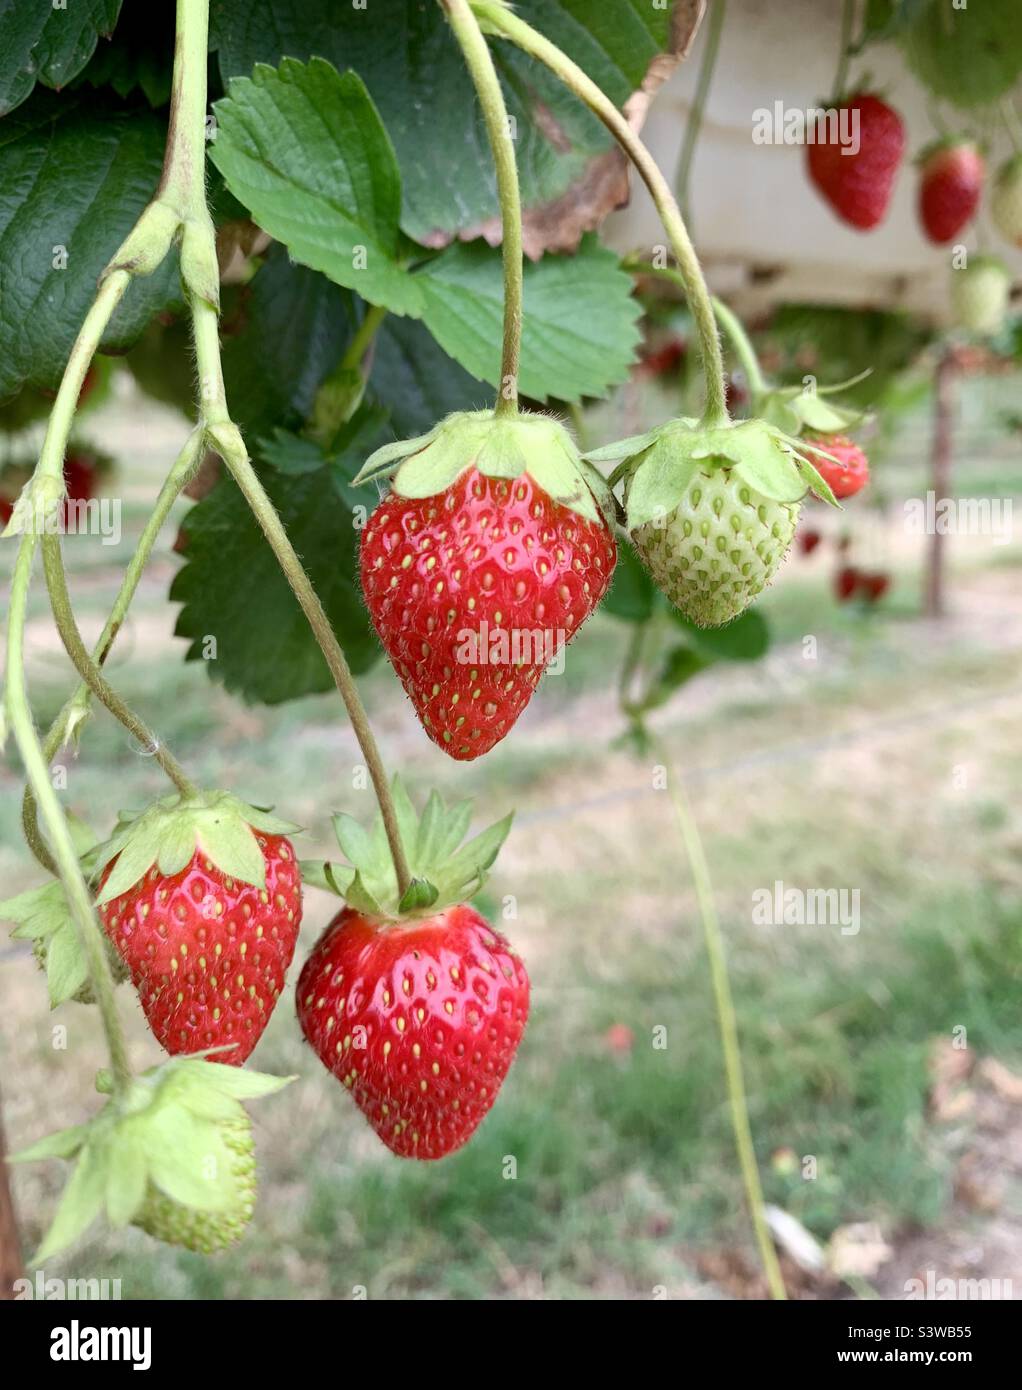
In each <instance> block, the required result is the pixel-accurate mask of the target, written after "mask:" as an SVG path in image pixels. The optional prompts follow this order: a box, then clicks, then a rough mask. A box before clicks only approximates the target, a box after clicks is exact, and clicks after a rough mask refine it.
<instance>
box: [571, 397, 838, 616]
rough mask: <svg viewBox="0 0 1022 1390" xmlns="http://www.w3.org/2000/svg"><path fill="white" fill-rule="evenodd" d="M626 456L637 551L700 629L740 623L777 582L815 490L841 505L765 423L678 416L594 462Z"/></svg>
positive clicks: (789, 442) (796, 450)
mask: <svg viewBox="0 0 1022 1390" xmlns="http://www.w3.org/2000/svg"><path fill="white" fill-rule="evenodd" d="M622 456H624V462H623V463H622V464H621V465H620V466H619V468H618V469H617V470H616V473H617V474H618V475H621V476H623V477H624V478H625V510H626V513H627V520H626V525H627V528H628V531H629V534H630V535H631V538H632V543H633V544H634V546H635V549H636V553H637V554H638V556H639V558H640V560H642V562H643V564H644V565H645V566H646V568H647V569H648V570H649V573H650V575H651V576H652V579H653V582H654V583H655V584H656V585H657V587H658V588H659V589H660V591H661V592H662V593H663V594H664V595H665V597H666V598H668V599H670V601H671V602H672V603H673V604H674V605H675V607H676V608H678V609H679V610H680V611H681V612H682V613H683V614H684V615H685V617H686V618H688V619H689V620H690V621H691V622H693V623H696V624H697V625H698V626H699V627H719V626H721V625H722V624H723V623H729V622H731V620H732V619H733V618H737V617H738V615H739V614H740V613H742V612H743V611H744V610H745V609H746V608H747V607H748V606H749V604H750V603H751V602H752V601H753V599H755V598H756V597H757V595H758V594H760V593H762V591H763V589H764V588H765V587H766V586H767V584H769V583H770V581H771V579H772V578H773V577H774V575H775V574H776V572H777V568H778V566H779V565H780V563H781V561H782V560H783V559H784V557H785V555H786V554H787V552H788V547H789V546H790V545H791V541H792V538H793V537H794V535H795V527H796V524H797V522H798V513H799V506H800V504H801V500H802V498H803V497H804V496H805V494H806V492H807V491H808V490H809V489H810V488H811V489H812V490H813V492H815V493H816V494H817V496H819V497H820V498H822V499H823V500H824V501H826V502H830V503H831V504H834V495H833V493H832V492H831V489H830V487H829V485H828V484H827V482H826V481H825V480H824V479H823V478H822V477H821V476H820V473H819V471H818V470H817V468H816V467H814V465H813V464H812V463H811V462H810V460H809V459H808V458H807V457H806V456H805V455H804V453H802V452H800V445H799V441H798V439H796V438H794V437H793V436H791V435H788V434H786V433H785V432H784V431H783V430H781V429H779V428H778V427H777V426H775V425H772V424H770V423H768V422H767V421H766V420H763V419H752V420H743V421H740V422H739V423H737V424H734V423H732V422H731V421H730V420H726V419H725V420H723V421H720V422H718V423H716V424H712V425H704V424H700V423H698V422H696V421H693V420H672V421H669V422H668V423H667V424H666V425H661V426H659V427H658V428H657V429H655V430H650V431H649V433H648V434H645V435H639V436H637V437H636V438H634V439H627V440H622V441H621V442H620V443H619V444H611V445H608V446H607V447H606V448H604V449H598V450H596V451H595V452H594V453H592V454H590V455H589V456H588V457H589V458H590V459H591V460H594V459H605V458H621V457H622ZM611 481H613V478H612V480H611Z"/></svg>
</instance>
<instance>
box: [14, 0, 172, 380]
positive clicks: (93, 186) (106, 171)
mask: <svg viewBox="0 0 1022 1390" xmlns="http://www.w3.org/2000/svg"><path fill="white" fill-rule="evenodd" d="M59 13H60V14H61V16H62V18H63V19H64V21H65V22H66V12H65V11H60V12H59ZM165 138H166V129H165V125H164V123H163V122H162V121H161V120H160V119H159V118H157V117H156V116H155V115H154V114H153V113H152V112H151V111H149V110H148V109H146V110H131V109H126V108H124V107H123V106H121V105H120V104H119V103H113V102H110V101H108V100H106V99H101V100H96V99H95V98H93V99H91V100H86V99H85V97H84V96H83V95H82V94H80V93H75V94H71V95H68V94H65V95H63V96H61V97H59V98H58V97H55V96H54V95H53V94H52V93H50V92H45V91H38V92H36V93H35V95H34V96H33V97H32V98H31V100H29V101H27V102H25V103H24V105H23V106H21V107H20V108H19V110H18V111H16V112H15V113H14V114H13V115H11V116H8V117H7V118H6V120H5V121H4V122H3V125H2V127H0V296H2V298H0V400H3V399H5V398H6V397H7V396H11V395H13V394H14V393H15V392H16V391H17V390H19V389H20V388H21V386H22V385H23V384H24V383H25V382H32V383H33V384H35V385H38V386H45V387H53V386H56V384H57V382H58V381H59V380H60V376H61V373H62V372H63V370H64V365H65V363H66V361H67V358H68V354H69V352H70V350H71V345H72V343H73V342H74V339H75V335H76V334H77V332H78V329H79V327H80V325H81V322H82V320H83V319H84V317H85V315H86V312H87V311H88V309H89V306H90V305H91V303H92V301H93V299H94V298H95V294H96V281H97V280H98V278H99V276H100V274H101V273H102V271H103V269H104V267H105V266H106V264H107V262H108V261H109V260H110V257H111V256H112V255H113V254H114V252H115V251H116V250H117V248H118V247H119V246H120V244H121V242H122V240H123V239H124V237H125V236H126V235H127V233H128V231H129V230H130V229H131V227H132V226H133V224H134V222H135V220H136V218H137V217H138V215H139V213H140V212H141V211H142V209H143V208H144V207H145V205H146V203H147V202H148V201H149V200H150V199H151V198H152V196H153V194H154V192H155V191H156V186H157V183H158V182H159V177H160V169H161V166H162V162H163V146H164V141H165ZM42 229H45V232H43V230H42ZM65 250H66V252H67V260H66V268H64V269H55V268H54V263H55V262H56V263H57V264H63V263H64V262H63V251H65ZM179 300H180V276H179V274H178V266H177V253H176V252H172V253H171V255H170V256H168V258H167V260H166V261H165V262H164V263H163V265H162V266H161V267H160V268H159V269H158V270H157V271H156V272H155V274H153V275H151V276H149V277H147V278H144V279H139V280H136V281H133V283H132V284H131V286H130V287H129V289H128V292H127V294H126V295H125V297H124V300H123V302H122V303H121V305H120V307H119V308H118V310H117V312H116V313H115V314H114V317H113V320H112V321H111V324H110V327H109V328H108V329H107V332H106V333H105V334H104V335H103V341H102V348H103V349H104V350H105V351H110V352H114V351H121V350H123V349H124V348H126V347H128V346H129V345H130V344H131V343H132V342H133V341H134V340H135V339H136V338H137V337H138V336H139V334H140V333H141V332H142V330H143V329H144V328H145V326H146V324H147V323H148V322H149V319H150V318H151V317H152V316H153V314H155V313H156V312H157V311H159V310H164V309H167V308H170V307H171V306H173V305H174V304H176V303H177V302H178V301H179Z"/></svg>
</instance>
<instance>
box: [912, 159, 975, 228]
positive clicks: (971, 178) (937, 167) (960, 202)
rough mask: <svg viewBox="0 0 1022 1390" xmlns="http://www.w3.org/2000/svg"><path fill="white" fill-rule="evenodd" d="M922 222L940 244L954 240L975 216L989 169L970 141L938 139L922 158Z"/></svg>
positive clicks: (920, 196) (920, 188) (920, 189)
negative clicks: (987, 169) (984, 179)
mask: <svg viewBox="0 0 1022 1390" xmlns="http://www.w3.org/2000/svg"><path fill="white" fill-rule="evenodd" d="M919 164H920V178H919V220H920V222H921V223H922V224H923V231H924V232H925V233H926V235H927V236H928V237H929V239H930V240H931V241H935V242H937V243H938V244H940V243H942V242H945V241H951V240H952V238H954V237H956V236H957V235H958V233H959V232H960V231H961V230H962V228H963V227H965V226H966V225H967V224H968V223H969V222H971V221H972V219H973V216H974V215H975V212H976V208H977V207H978V206H979V198H980V194H981V193H982V191H983V178H984V175H985V173H986V166H985V165H984V162H983V156H982V155H981V154H980V152H979V147H978V146H977V145H976V144H975V143H974V142H973V141H971V140H939V141H937V142H936V144H933V145H930V146H928V147H927V148H926V149H925V150H924V151H923V153H922V155H920V158H919Z"/></svg>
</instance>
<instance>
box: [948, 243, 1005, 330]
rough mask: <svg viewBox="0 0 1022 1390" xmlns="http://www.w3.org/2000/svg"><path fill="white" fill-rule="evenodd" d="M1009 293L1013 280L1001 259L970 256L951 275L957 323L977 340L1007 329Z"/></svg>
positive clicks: (953, 304)
mask: <svg viewBox="0 0 1022 1390" xmlns="http://www.w3.org/2000/svg"><path fill="white" fill-rule="evenodd" d="M1010 292H1011V276H1010V274H1009V272H1008V267H1007V266H1006V265H1005V264H1004V262H1003V261H1002V260H1001V259H1000V257H999V256H976V255H973V256H970V257H969V260H968V264H967V265H964V266H962V267H961V268H960V269H956V270H952V272H951V309H952V313H953V315H954V318H955V322H956V323H957V325H958V326H959V327H960V328H964V329H965V330H966V332H968V333H974V334H976V335H977V336H978V337H994V336H996V335H997V334H998V333H1000V332H1001V330H1002V329H1003V328H1004V320H1005V315H1006V314H1007V311H1008V297H1009V295H1010Z"/></svg>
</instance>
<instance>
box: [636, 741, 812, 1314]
mask: <svg viewBox="0 0 1022 1390" xmlns="http://www.w3.org/2000/svg"><path fill="white" fill-rule="evenodd" d="M660 758H661V761H662V762H663V765H664V767H665V768H666V769H667V773H668V785H669V787H670V792H671V800H672V801H673V803H674V810H675V814H676V816H677V821H678V827H679V829H680V830H681V837H682V840H683V841H684V844H685V852H686V854H687V855H688V861H689V866H690V867H691V870H692V880H693V883H694V885H695V890H696V898H697V900H698V903H699V912H700V916H701V917H702V921H703V935H704V938H705V941H706V954H707V956H708V958H709V962H710V979H711V981H712V985H713V999H714V1004H715V1006H716V1011H717V1025H718V1027H719V1029H720V1042H721V1048H722V1049H723V1053H724V1074H725V1076H726V1078H727V1092H728V1099H729V1101H730V1105H731V1124H732V1128H733V1129H734V1135H735V1147H736V1148H737V1150H738V1162H739V1165H740V1166H741V1170H742V1181H743V1183H744V1185H745V1199H746V1201H747V1203H748V1205H749V1214H750V1216H751V1217H752V1225H753V1229H754V1231H755V1235H756V1244H757V1245H758V1247H759V1253H760V1259H761V1260H762V1262H763V1270H764V1273H765V1274H766V1279H767V1284H768V1286H769V1289H770V1295H771V1297H772V1298H776V1299H785V1298H787V1296H788V1295H787V1292H786V1290H785V1287H784V1279H783V1278H782V1276H781V1268H780V1265H779V1264H778V1261H777V1251H776V1250H775V1249H774V1243H773V1240H772V1239H771V1236H770V1228H769V1226H768V1225H767V1219H766V1214H765V1212H764V1210H763V1188H762V1185H761V1183H760V1179H759V1168H758V1166H757V1164H756V1150H755V1147H754V1145H753V1142H752V1128H751V1126H750V1124H749V1107H748V1102H747V1100H746V1096H745V1080H744V1077H743V1074H742V1054H741V1048H740V1046H739V1042H738V1023H737V1020H736V1018H735V1006H734V1000H733V999H732V997H731V984H730V981H729V979H728V969H727V955H726V952H725V950H724V938H723V935H722V933H721V930H720V921H719V919H718V917H717V908H716V905H715V903H714V901H713V883H712V881H711V879H710V869H709V865H708V864H707V862H706V855H705V853H704V851H703V842H702V838H701V836H700V834H699V827H698V825H697V824H696V820H695V817H694V816H693V814H692V809H691V807H690V806H689V803H688V797H687V796H686V794H685V788H684V785H683V783H682V781H681V779H680V777H679V776H678V774H677V773H676V772H675V770H674V769H673V768H672V767H671V766H670V763H669V761H668V759H667V756H666V751H665V750H664V749H663V747H662V746H661V749H660Z"/></svg>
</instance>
